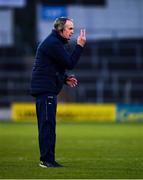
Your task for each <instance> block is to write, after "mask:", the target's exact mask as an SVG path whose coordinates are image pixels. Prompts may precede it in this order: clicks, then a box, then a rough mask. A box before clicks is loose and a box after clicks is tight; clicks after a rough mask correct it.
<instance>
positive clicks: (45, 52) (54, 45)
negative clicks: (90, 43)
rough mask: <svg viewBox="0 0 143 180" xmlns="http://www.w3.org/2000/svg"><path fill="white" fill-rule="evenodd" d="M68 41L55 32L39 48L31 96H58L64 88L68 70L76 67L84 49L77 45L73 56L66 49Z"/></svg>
mask: <svg viewBox="0 0 143 180" xmlns="http://www.w3.org/2000/svg"><path fill="white" fill-rule="evenodd" d="M65 43H67V40H66V39H64V38H63V37H62V36H60V35H59V34H58V33H57V32H56V31H55V30H53V31H52V33H51V34H50V35H49V36H48V37H47V38H46V39H45V40H44V41H43V42H42V43H40V45H39V46H38V48H37V52H36V59H35V63H34V67H33V70H32V79H31V95H33V96H37V95H41V94H46V93H51V94H54V95H57V94H58V93H59V92H60V90H61V89H62V87H63V84H64V82H65V78H66V77H67V76H66V74H65V71H66V70H68V69H69V70H71V69H73V68H74V67H75V65H76V63H77V61H78V60H79V58H80V55H81V52H82V49H83V47H81V46H80V45H76V46H75V49H74V50H73V52H72V53H71V54H69V53H68V52H67V50H66V49H65V47H64V46H65Z"/></svg>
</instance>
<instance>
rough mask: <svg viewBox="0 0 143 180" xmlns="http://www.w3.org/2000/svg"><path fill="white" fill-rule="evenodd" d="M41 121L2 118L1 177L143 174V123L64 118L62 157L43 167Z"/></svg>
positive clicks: (59, 127) (61, 125) (59, 138)
mask: <svg viewBox="0 0 143 180" xmlns="http://www.w3.org/2000/svg"><path fill="white" fill-rule="evenodd" d="M37 139H38V138H37V125H36V124H31V123H29V124H28V123H27V124H26V123H25V124H24V123H0V178H2V179H5V178H7V179H8V178H11V179H24V178H25V179H32V178H33V179H35V178H37V179H39V178H40V179H44V178H45V179H79V178H80V179H90V178H92V179H96V178H97V179H100V178H102V179H103V178H104V179H106V178H108V179H111V178H114V179H117V178H118V179H123V178H124V179H131V178H132V179H137V178H143V124H97V123H58V124H57V144H56V157H57V158H56V159H57V161H58V162H60V163H61V164H62V165H64V167H62V168H48V169H43V168H40V167H39V166H38V163H39V148H38V140H37Z"/></svg>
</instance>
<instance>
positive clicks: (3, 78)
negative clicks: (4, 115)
mask: <svg viewBox="0 0 143 180" xmlns="http://www.w3.org/2000/svg"><path fill="white" fill-rule="evenodd" d="M114 45H115V44H113V46H112V47H111V48H112V51H113V52H111V53H109V54H108V52H107V54H106V51H105V52H104V45H103V53H101V54H100V53H99V50H98V46H97V45H96V43H95V45H94V44H92V45H91V47H90V48H91V53H90V54H88V55H84V56H82V57H81V60H80V61H79V63H78V64H77V66H76V68H75V70H74V71H73V73H75V75H76V76H77V78H78V82H79V85H78V86H77V87H76V88H74V89H73V88H68V87H67V86H65V87H64V89H63V91H62V92H61V93H60V95H59V100H60V101H66V102H69V101H70V102H115V103H120V102H121V103H142V102H143V96H142V92H143V61H142V56H143V54H142V51H141V49H143V46H141V45H140V44H135V45H134V46H133V44H132V45H131V44H129V45H126V46H121V47H120V46H118V44H117V46H116V47H115V46H114ZM131 46H132V47H134V53H133V54H129V55H128V54H124V53H123V52H122V51H121V52H122V53H121V54H120V51H119V50H120V48H122V49H123V48H126V49H128V48H130V47H131ZM33 61H34V58H33V57H27V58H19V57H16V58H6V57H5V58H1V59H0V105H10V104H11V103H12V102H13V101H33V98H32V97H31V96H30V93H29V88H30V78H31V70H32V66H33Z"/></svg>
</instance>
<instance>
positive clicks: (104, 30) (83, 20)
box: [38, 0, 143, 40]
mask: <svg viewBox="0 0 143 180" xmlns="http://www.w3.org/2000/svg"><path fill="white" fill-rule="evenodd" d="M67 14H68V16H69V17H71V18H73V19H74V23H75V35H74V37H77V36H78V33H79V31H80V28H86V31H87V38H88V39H104V38H114V37H116V38H127V37H128V38H130V37H143V0H107V5H106V6H103V7H100V6H67ZM38 24H39V25H38V32H39V34H38V36H39V38H38V39H40V40H42V39H44V37H45V36H46V35H48V33H49V32H50V31H51V29H52V24H53V22H52V21H48V20H47V21H45V20H44V21H43V20H38Z"/></svg>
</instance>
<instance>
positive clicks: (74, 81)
mask: <svg viewBox="0 0 143 180" xmlns="http://www.w3.org/2000/svg"><path fill="white" fill-rule="evenodd" d="M66 84H67V85H68V86H70V87H75V86H76V85H77V79H76V77H75V76H74V75H70V76H68V77H67V79H66Z"/></svg>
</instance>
